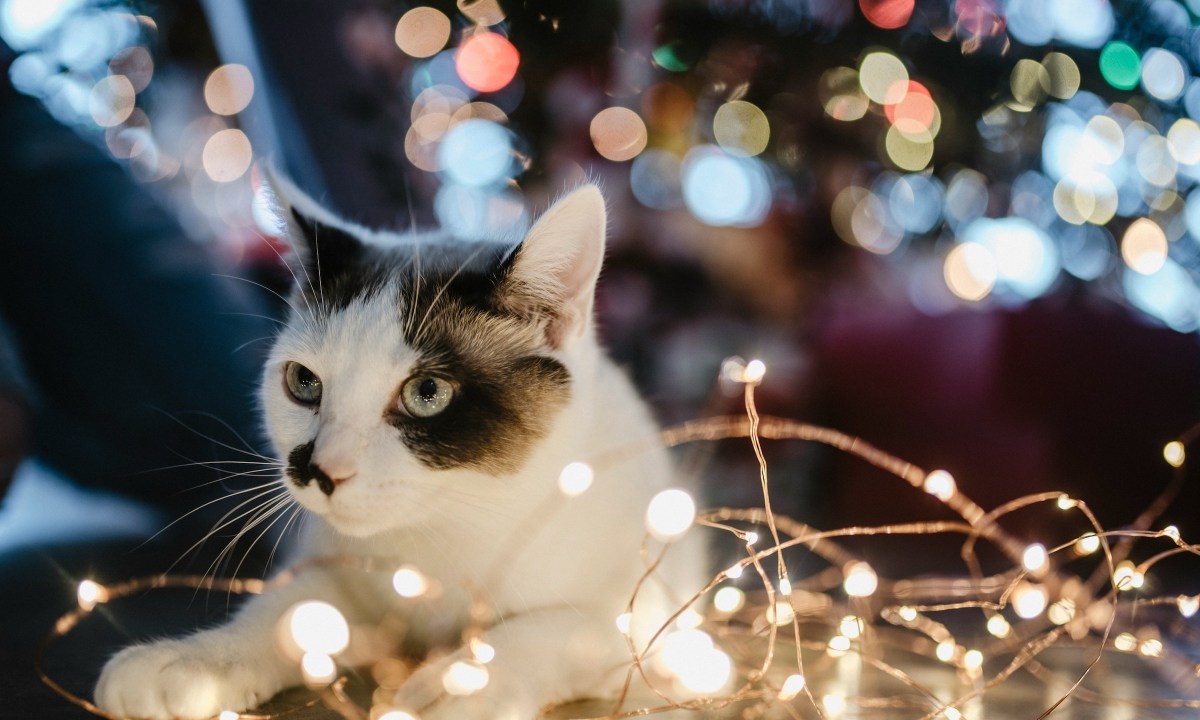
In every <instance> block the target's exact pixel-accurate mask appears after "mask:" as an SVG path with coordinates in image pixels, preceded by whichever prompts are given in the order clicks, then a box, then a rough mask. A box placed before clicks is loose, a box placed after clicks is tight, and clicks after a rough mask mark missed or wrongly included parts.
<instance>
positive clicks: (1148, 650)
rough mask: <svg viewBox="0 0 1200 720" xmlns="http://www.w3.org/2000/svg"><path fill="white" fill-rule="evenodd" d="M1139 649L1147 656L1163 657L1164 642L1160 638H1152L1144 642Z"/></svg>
mask: <svg viewBox="0 0 1200 720" xmlns="http://www.w3.org/2000/svg"><path fill="white" fill-rule="evenodd" d="M1138 650H1139V651H1140V652H1141V653H1142V654H1143V655H1145V656H1146V657H1162V652H1163V644H1162V640H1159V639H1158V638H1150V639H1149V640H1145V641H1143V642H1142V645H1141V647H1139V648H1138Z"/></svg>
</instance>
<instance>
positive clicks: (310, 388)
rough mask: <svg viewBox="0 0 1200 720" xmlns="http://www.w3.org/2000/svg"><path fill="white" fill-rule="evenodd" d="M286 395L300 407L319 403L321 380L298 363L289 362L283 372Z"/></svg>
mask: <svg viewBox="0 0 1200 720" xmlns="http://www.w3.org/2000/svg"><path fill="white" fill-rule="evenodd" d="M283 378H284V386H286V387H287V391H288V395H291V396H292V399H293V400H295V401H296V402H298V403H300V404H301V405H316V404H317V403H319V402H321V378H319V377H317V374H316V373H314V372H313V371H312V370H309V369H308V368H306V367H304V366H303V365H301V364H300V363H298V362H289V363H288V364H287V366H286V367H285V368H284V370H283Z"/></svg>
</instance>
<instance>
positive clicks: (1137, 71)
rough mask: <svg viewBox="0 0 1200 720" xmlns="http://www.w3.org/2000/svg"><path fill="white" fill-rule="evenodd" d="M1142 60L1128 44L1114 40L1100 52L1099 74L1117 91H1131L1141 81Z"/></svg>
mask: <svg viewBox="0 0 1200 720" xmlns="http://www.w3.org/2000/svg"><path fill="white" fill-rule="evenodd" d="M1141 69H1142V58H1141V57H1140V56H1139V55H1138V52H1137V50H1134V49H1133V47H1132V46H1130V45H1129V44H1128V43H1124V42H1121V41H1120V40H1114V41H1113V42H1110V43H1108V44H1107V45H1105V46H1104V49H1103V50H1101V51H1100V73H1101V75H1103V76H1104V79H1105V81H1107V82H1108V84H1109V85H1112V86H1113V87H1115V88H1116V89H1118V90H1132V89H1134V88H1135V87H1137V84H1138V81H1139V80H1140V79H1141Z"/></svg>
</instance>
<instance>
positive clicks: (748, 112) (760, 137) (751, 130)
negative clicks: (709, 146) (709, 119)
mask: <svg viewBox="0 0 1200 720" xmlns="http://www.w3.org/2000/svg"><path fill="white" fill-rule="evenodd" d="M713 137H714V138H715V139H716V141H717V144H718V145H720V146H721V147H722V148H723V149H724V150H725V151H726V152H728V153H730V154H732V155H742V156H751V155H758V154H760V153H761V152H762V151H763V150H766V149H767V142H768V141H769V140H770V138H771V126H770V123H768V122H767V116H766V113H764V112H763V111H762V110H760V109H759V108H758V106H757V105H754V104H753V103H749V102H746V101H745V100H733V101H731V102H727V103H724V104H723V105H721V107H719V108H717V112H716V114H715V115H714V116H713Z"/></svg>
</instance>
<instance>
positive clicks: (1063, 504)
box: [1056, 495, 1079, 510]
mask: <svg viewBox="0 0 1200 720" xmlns="http://www.w3.org/2000/svg"><path fill="white" fill-rule="evenodd" d="M1056 504H1057V505H1058V509H1059V510H1070V509H1071V508H1073V507H1075V506H1076V505H1078V504H1079V502H1078V501H1076V500H1075V499H1074V498H1072V497H1071V496H1070V495H1060V496H1059V497H1058V502H1057V503H1056Z"/></svg>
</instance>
